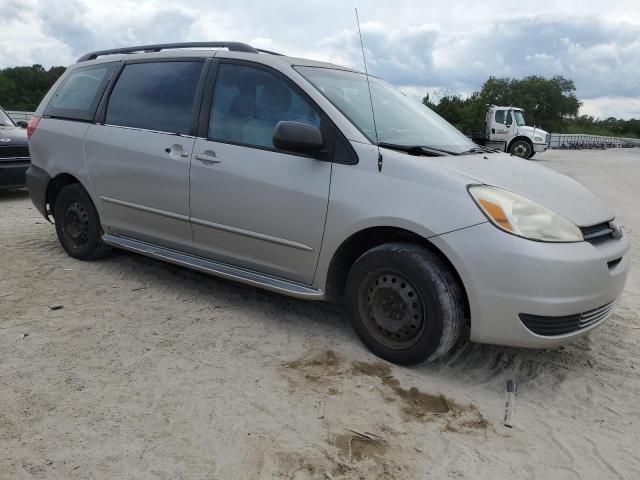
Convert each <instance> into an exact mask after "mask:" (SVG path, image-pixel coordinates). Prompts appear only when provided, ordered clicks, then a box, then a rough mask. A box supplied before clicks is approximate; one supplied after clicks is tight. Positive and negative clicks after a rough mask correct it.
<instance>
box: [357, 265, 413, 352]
mask: <svg viewBox="0 0 640 480" xmlns="http://www.w3.org/2000/svg"><path fill="white" fill-rule="evenodd" d="M365 300H366V301H365V305H366V310H367V314H366V315H367V322H366V323H367V325H368V328H369V330H370V331H371V333H372V334H374V335H375V336H376V337H379V338H381V340H384V343H387V344H391V345H393V346H394V347H398V348H402V347H406V346H409V345H410V344H411V343H412V342H413V340H414V339H415V338H416V337H417V336H418V333H419V332H420V331H421V329H422V326H423V324H424V306H423V304H422V300H421V299H420V298H419V295H418V294H417V290H416V288H415V287H414V286H413V285H412V284H411V283H410V282H409V281H407V280H406V279H405V278H404V277H402V276H400V275H399V274H396V273H382V274H379V275H375V276H373V277H372V279H371V281H370V282H369V284H368V287H367V295H366V299H365Z"/></svg>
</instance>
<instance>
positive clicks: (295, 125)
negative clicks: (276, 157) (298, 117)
mask: <svg viewBox="0 0 640 480" xmlns="http://www.w3.org/2000/svg"><path fill="white" fill-rule="evenodd" d="M273 145H274V146H275V147H276V148H279V149H281V150H289V151H291V152H299V153H311V152H317V151H318V150H321V149H322V147H323V145H324V143H323V141H322V133H321V132H320V129H319V128H317V127H314V126H313V125H309V124H307V123H300V122H284V121H283V122H278V124H277V125H276V128H275V129H274V130H273Z"/></svg>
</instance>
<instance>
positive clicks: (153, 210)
mask: <svg viewBox="0 0 640 480" xmlns="http://www.w3.org/2000/svg"><path fill="white" fill-rule="evenodd" d="M99 198H100V200H102V201H103V202H107V203H113V204H114V205H120V206H121V207H129V208H133V209H135V210H141V211H143V212H147V213H154V214H156V215H162V216H163V217H168V218H173V219H174V220H182V221H183V222H188V221H189V217H188V216H187V215H180V214H179V213H173V212H167V211H166V210H159V209H157V208H151V207H145V206H144V205H138V204H137V203H131V202H125V201H123V200H116V199H115V198H111V197H105V196H100V197H99Z"/></svg>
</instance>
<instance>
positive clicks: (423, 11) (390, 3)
mask: <svg viewBox="0 0 640 480" xmlns="http://www.w3.org/2000/svg"><path fill="white" fill-rule="evenodd" d="M355 7H357V8H358V11H359V16H360V23H361V29H362V35H363V40H364V44H365V53H366V56H367V62H368V67H369V72H370V73H372V74H375V75H377V76H379V77H382V78H384V79H386V80H388V81H390V82H391V83H393V84H395V85H397V86H398V87H399V88H400V89H401V90H402V91H404V92H405V93H407V94H409V95H412V96H415V97H417V98H421V97H422V96H424V95H425V94H426V93H430V94H431V95H432V97H433V95H435V96H437V95H438V93H441V92H442V91H444V90H454V91H456V92H458V93H459V94H461V95H468V94H470V93H471V92H473V91H475V90H478V89H479V88H480V87H481V86H482V83H483V82H484V81H485V80H486V79H487V78H488V77H489V76H490V75H493V76H498V77H515V78H521V77H523V76H526V75H534V74H535V75H543V76H553V75H563V76H565V77H566V78H570V79H572V80H573V81H574V82H575V85H576V87H577V91H576V94H577V96H578V98H580V99H581V101H582V102H583V107H582V109H581V113H584V114H589V115H594V116H596V117H599V118H606V117H609V116H615V117H619V118H640V0H615V1H610V2H606V1H603V0H598V1H592V0H585V1H577V0H574V1H564V2H561V1H547V0H536V1H535V2H527V1H522V0H521V1H516V0H511V1H505V0H500V1H497V0H483V1H477V0H472V1H468V0H449V1H434V0H416V1H408V0H407V1H403V0H386V1H379V0H369V1H362V0H355V1H353V0H352V1H351V2H349V1H345V0H340V1H337V0H323V1H316V0H304V1H301V0H296V1H285V0H262V1H260V0H241V1H227V0H224V1H217V0H183V1H171V0H135V1H133V0H101V1H95V0H0V68H4V67H8V66H16V65H31V64H33V63H39V64H41V65H44V66H45V67H50V66H52V65H67V64H69V63H73V62H74V61H75V60H76V59H77V58H78V57H79V56H80V55H82V54H83V53H86V52H87V51H91V50H100V49H107V48H115V47H120V46H127V45H139V44H146V43H163V42H177V41H206V40H234V41H242V42H246V43H249V44H251V45H253V46H255V47H261V48H266V49H271V50H275V51H279V52H282V53H286V54H287V55H291V56H300V57H305V58H312V59H316V60H323V61H330V62H333V63H338V64H341V65H345V66H350V67H354V68H358V69H360V70H362V69H363V64H362V53H361V51H360V43H359V40H358V36H357V28H356V23H355V14H354V8H355Z"/></svg>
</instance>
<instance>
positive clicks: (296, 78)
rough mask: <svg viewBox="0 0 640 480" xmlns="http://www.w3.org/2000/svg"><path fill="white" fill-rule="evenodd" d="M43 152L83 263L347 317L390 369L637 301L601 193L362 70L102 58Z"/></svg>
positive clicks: (200, 58) (42, 130)
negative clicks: (195, 276) (175, 273)
mask: <svg viewBox="0 0 640 480" xmlns="http://www.w3.org/2000/svg"><path fill="white" fill-rule="evenodd" d="M369 89H370V91H369ZM370 95H371V96H370ZM374 118H375V121H374ZM28 135H29V138H30V140H29V142H30V143H29V146H30V151H31V160H32V166H31V168H30V169H29V171H28V172H27V182H28V187H29V192H30V195H31V199H32V201H33V203H34V204H35V206H36V207H37V208H38V209H39V211H40V212H41V213H42V214H43V215H44V216H45V218H48V219H49V218H53V219H55V228H56V232H57V234H58V238H59V239H60V243H61V244H62V246H63V247H64V249H65V250H66V252H67V253H68V254H69V255H71V256H72V257H74V258H77V259H80V260H92V259H97V258H100V257H103V256H105V255H106V254H108V252H109V251H110V249H111V248H112V247H116V248H122V249H126V250H130V251H132V252H136V253H140V254H143V255H148V256H150V257H155V258H158V259H161V260H165V261H168V262H171V263H174V264H177V265H182V266H185V267H189V268H193V269H196V270H199V271H202V272H207V273H210V274H213V275H218V276H221V277H224V278H228V279H232V280H236V281H240V282H243V283H246V284H250V285H255V286H257V287H261V288H266V289H269V290H272V291H276V292H281V293H284V294H287V295H291V296H294V297H299V298H306V299H309V300H328V301H332V302H340V303H344V304H345V305H346V308H347V309H348V311H349V313H350V318H351V321H352V324H353V327H354V329H355V331H356V333H357V334H358V336H359V337H360V338H361V339H362V341H363V342H364V343H365V344H366V345H367V347H369V349H371V351H373V352H374V353H375V354H376V355H379V356H380V357H382V358H385V359H387V360H389V361H392V362H395V363H399V364H405V365H410V364H416V363H419V362H422V361H425V360H428V359H435V358H438V357H440V356H442V355H443V354H445V353H446V352H447V351H448V350H449V349H451V347H452V346H453V345H454V344H455V343H456V341H457V340H458V339H459V338H460V337H461V336H463V332H464V336H465V337H466V336H468V337H469V338H470V339H471V341H474V342H483V343H493V344H501V345H512V346H519V347H538V348H547V347H553V346H557V345H560V344H563V343H566V342H568V341H570V340H572V339H575V338H577V337H579V336H581V335H584V334H586V333H588V332H589V331H591V330H593V329H594V328H595V327H597V326H598V325H600V324H602V323H603V322H604V321H605V320H606V319H607V318H608V317H609V316H610V314H611V312H612V309H613V308H614V304H615V301H616V299H617V298H618V296H619V295H620V294H621V292H622V290H623V288H624V284H625V279H626V275H627V270H628V266H629V257H628V254H627V253H628V250H629V241H628V236H627V235H625V234H624V231H623V229H622V228H621V226H620V225H619V223H618V222H617V221H616V220H615V215H614V213H613V212H612V211H611V210H610V209H609V208H608V207H607V206H606V205H605V204H604V203H602V202H601V201H600V200H599V199H598V198H596V197H595V196H594V195H593V194H592V193H591V192H590V191H589V190H587V189H586V188H585V187H583V186H581V185H580V184H578V183H576V182H575V181H573V180H571V179H570V178H567V177H565V176H563V175H560V174H558V173H556V172H554V171H551V170H548V169H546V168H544V167H541V166H539V165H536V164H534V163H532V162H528V161H526V160H521V159H519V158H517V157H513V156H509V155H506V154H504V153H497V152H495V151H492V150H488V149H484V148H481V147H478V146H477V145H475V144H474V143H472V142H471V141H470V140H469V139H468V138H467V137H465V136H464V135H462V134H461V133H460V132H458V131H457V130H456V129H455V128H454V127H452V126H451V125H450V124H448V123H447V122H446V121H444V120H443V119H442V118H440V117H439V116H438V115H436V114H435V113H433V112H432V111H431V110H429V109H428V108H426V107H425V106H423V105H421V104H420V103H417V102H415V101H413V100H412V99H410V98H408V97H406V96H405V95H403V94H402V93H400V92H399V91H398V90H396V89H395V88H394V87H392V86H391V85H389V84H388V83H386V82H384V81H382V80H380V79H378V78H375V77H372V76H369V77H367V76H366V75H365V74H363V73H361V72H358V71H354V70H351V69H348V68H343V67H339V66H336V65H332V64H328V63H321V62H316V61H312V60H304V59H299V58H290V57H286V56H283V55H279V54H274V53H273V52H266V51H261V50H257V49H254V48H252V47H251V46H249V45H246V44H242V43H237V42H202V43H200V42H198V43H189V44H168V45H146V46H141V47H132V48H125V49H118V50H108V51H102V52H93V53H90V54H87V55H85V56H83V57H82V58H80V59H79V60H78V62H77V63H76V64H74V65H72V66H70V67H69V68H68V69H67V71H66V72H65V73H64V75H62V77H61V78H60V79H59V80H58V82H57V83H56V84H55V85H54V86H53V87H52V89H51V91H50V92H49V93H48V94H47V95H46V97H45V98H44V100H43V101H42V103H41V104H40V106H39V107H38V110H37V112H36V113H35V116H34V117H33V118H32V119H31V121H30V122H29V127H28ZM467 326H468V328H467Z"/></svg>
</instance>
